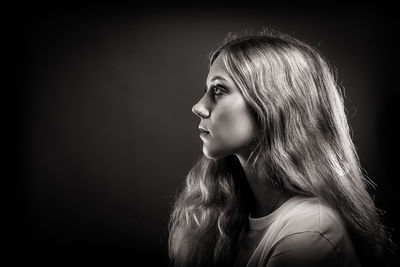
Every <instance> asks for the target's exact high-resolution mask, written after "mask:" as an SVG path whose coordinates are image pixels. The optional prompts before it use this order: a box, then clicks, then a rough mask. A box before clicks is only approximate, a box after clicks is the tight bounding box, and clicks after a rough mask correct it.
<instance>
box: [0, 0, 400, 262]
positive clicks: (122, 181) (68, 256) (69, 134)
mask: <svg viewBox="0 0 400 267" xmlns="http://www.w3.org/2000/svg"><path fill="white" fill-rule="evenodd" d="M12 11H13V12H12V14H13V15H12V18H11V19H10V20H9V21H8V24H6V26H7V25H9V26H10V27H9V28H10V29H11V34H12V35H11V36H12V38H11V39H12V42H11V46H12V48H11V49H10V50H4V51H3V52H4V53H5V55H6V56H11V58H12V64H10V65H9V69H11V70H12V71H14V73H15V76H10V77H12V82H11V85H10V86H7V89H8V90H7V95H6V96H8V97H6V98H5V100H4V101H5V105H4V107H6V110H7V111H8V112H9V113H10V114H11V115H13V116H15V119H12V125H11V129H12V130H11V131H10V133H11V137H10V139H9V140H10V141H8V140H5V142H6V143H7V144H8V145H10V146H11V147H12V150H11V153H10V154H9V156H8V158H9V159H11V162H10V163H12V164H8V161H6V164H8V165H9V166H12V168H9V169H10V171H9V172H8V173H7V174H8V175H7V177H8V178H9V179H10V181H12V182H14V183H13V184H14V185H15V189H16V191H15V194H14V193H13V194H12V198H10V199H11V201H9V202H5V203H6V206H7V207H11V208H10V211H11V212H12V213H11V216H12V220H10V222H11V224H12V226H13V227H11V228H7V229H6V233H7V234H9V235H10V236H11V238H10V241H9V243H8V247H9V251H10V252H11V254H10V255H12V256H13V257H14V260H15V261H22V260H24V261H25V260H28V261H29V262H40V263H49V264H53V263H57V264H62V263H71V262H82V261H83V262H90V263H102V262H105V261H111V262H112V263H113V264H114V265H115V264H116V265H120V264H121V265H122V263H127V264H129V265H133V266H156V265H158V266H165V265H167V264H168V260H167V254H166V252H167V237H168V233H167V225H168V217H169V212H170V209H171V205H172V203H173V200H174V197H175V194H176V192H177V191H178V190H179V188H180V186H181V184H182V182H183V181H184V178H185V175H186V173H187V172H188V170H189V169H190V167H191V166H192V164H193V163H194V162H195V160H196V159H197V158H198V157H199V156H200V155H201V141H200V139H199V138H198V131H197V125H198V122H199V121H198V119H197V118H196V117H195V116H194V115H193V114H192V113H191V107H192V105H193V104H194V103H195V102H196V101H197V100H198V99H199V98H200V96H201V95H202V93H203V89H204V87H205V78H206V75H207V72H208V69H207V68H208V67H207V64H208V61H207V56H208V54H209V53H210V52H211V51H212V50H213V49H214V48H216V47H217V46H218V45H219V44H220V42H221V41H222V40H223V38H224V37H225V35H226V33H228V32H244V31H246V30H247V31H249V32H257V31H261V30H262V28H263V27H268V28H271V29H276V30H280V31H283V32H286V33H289V34H292V35H293V36H295V37H297V38H299V39H301V40H303V41H305V42H307V43H309V44H311V45H312V46H314V47H317V49H318V50H319V51H321V52H322V54H323V55H324V56H325V57H326V58H327V59H328V60H329V62H330V63H331V64H332V65H333V66H334V67H335V68H336V69H337V73H338V82H339V84H340V85H341V86H342V87H344V88H345V92H346V97H347V98H346V103H345V104H346V109H347V112H348V115H349V122H350V125H351V129H352V134H353V137H354V142H355V145H356V147H357V151H358V153H359V156H360V160H361V163H362V166H363V168H364V170H365V172H366V173H367V175H368V176H369V177H370V178H371V179H372V180H373V181H375V182H376V183H377V185H378V188H377V190H376V191H371V192H374V195H375V199H376V203H377V205H378V207H380V208H381V209H383V210H385V211H386V213H385V214H384V222H385V224H386V225H387V226H388V227H391V228H393V235H394V236H393V237H394V240H395V241H396V242H397V243H398V240H399V233H398V231H399V228H398V226H399V220H398V219H397V218H396V217H397V216H396V215H397V214H396V212H397V207H396V204H395V203H396V193H397V188H398V181H397V178H398V177H397V174H395V171H394V170H395V168H396V167H397V164H396V163H397V162H395V157H396V155H397V149H395V145H397V141H398V138H397V134H395V133H397V130H396V129H395V126H396V124H397V121H398V120H397V113H396V112H395V109H396V103H397V102H398V101H397V99H395V97H394V92H395V91H397V90H398V86H397V82H395V80H396V78H397V76H398V75H397V73H396V72H397V71H396V67H395V66H396V63H397V60H395V58H397V55H396V53H397V52H396V51H397V50H398V49H395V39H397V38H396V34H397V33H396V29H397V24H398V23H397V21H398V20H397V19H396V18H395V16H394V12H393V11H392V8H391V7H385V6H375V5H373V4H369V5H366V4H363V5H362V6H357V5H354V6H350V5H347V6H337V5H335V6H333V5H332V6H329V5H325V6H313V7H306V6H299V5H298V6H291V5H289V4H287V5H286V6H285V5H270V4H268V3H264V4H260V3H257V2H251V3H247V4H245V3H236V2H231V3H229V4H228V3H227V4H223V3H220V4H215V3H213V2H202V3H197V4H186V5H182V4H178V3H169V4H163V5H161V4H159V3H151V4H150V3H147V2H146V3H142V4H140V3H137V2H136V3H132V4H130V5H127V4H116V3H113V4H109V3H108V4H106V3H102V4H98V3H90V4H89V3H87V4H79V5H78V4H71V3H70V2H60V3H59V4H57V5H54V4H48V3H46V4H45V3H40V2H35V3H31V4H26V5H22V4H21V6H16V7H13V9H12ZM14 51H15V52H14ZM5 114H8V113H5ZM10 117H11V116H10ZM7 203H9V204H7ZM14 221H15V222H14Z"/></svg>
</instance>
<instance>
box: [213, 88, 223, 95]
mask: <svg viewBox="0 0 400 267" xmlns="http://www.w3.org/2000/svg"><path fill="white" fill-rule="evenodd" d="M211 89H212V93H213V95H221V94H222V93H223V92H224V90H223V89H222V88H221V87H220V86H213V87H212V88H211Z"/></svg>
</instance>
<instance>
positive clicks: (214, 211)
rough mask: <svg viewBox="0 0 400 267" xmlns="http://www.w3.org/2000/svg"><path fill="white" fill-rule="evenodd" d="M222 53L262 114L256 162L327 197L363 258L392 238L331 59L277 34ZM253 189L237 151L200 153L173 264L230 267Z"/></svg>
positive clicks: (184, 196)
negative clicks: (373, 193) (362, 161)
mask: <svg viewBox="0 0 400 267" xmlns="http://www.w3.org/2000/svg"><path fill="white" fill-rule="evenodd" d="M217 57H221V58H222V61H223V64H224V65H225V67H226V69H227V70H228V72H229V73H230V74H231V77H232V79H233V80H234V82H235V83H236V85H237V87H238V88H239V90H240V91H241V93H242V95H243V97H244V99H245V101H246V102H247V104H248V106H249V107H250V109H251V111H252V112H253V113H254V116H255V117H256V118H257V123H258V125H257V126H258V131H257V133H256V138H255V140H254V149H253V152H252V154H251V155H250V157H249V159H248V162H249V163H250V164H251V165H252V166H253V167H254V169H255V170H257V171H259V172H260V173H261V174H263V175H262V176H261V177H265V179H270V180H272V181H271V182H273V183H274V184H275V185H276V186H277V187H280V188H285V189H288V190H291V191H293V192H297V193H299V194H303V195H309V196H316V197H318V198H320V199H321V200H324V201H325V202H327V203H328V204H329V205H330V206H331V207H332V208H334V209H335V210H337V211H338V212H339V214H340V215H341V216H342V217H343V219H344V221H345V223H346V226H347V228H348V230H349V232H350V234H351V236H352V239H353V244H354V246H355V249H356V251H357V254H358V256H359V259H360V260H361V262H362V263H363V264H374V262H375V261H380V260H382V258H383V255H384V253H385V252H386V248H387V247H390V244H391V241H390V238H389V237H388V234H387V232H386V230H385V228H384V226H383V224H382V223H381V218H380V212H379V210H378V209H377V208H376V206H375V204H374V201H373V199H372V198H371V196H370V194H369V193H368V189H369V188H370V187H371V186H373V183H372V181H370V180H369V179H368V178H367V177H365V176H364V175H363V174H362V172H361V168H360V163H359V159H358V156H357V153H356V150H355V146H354V144H353V142H352V139H351V135H350V129H349V126H348V122H347V118H346V114H345V108H344V104H343V95H342V93H341V91H340V88H339V86H338V85H337V83H336V80H335V77H334V75H333V74H332V70H331V69H330V67H329V65H328V63H327V61H326V60H324V59H323V58H322V56H321V55H320V54H319V53H318V52H317V51H316V50H315V49H314V48H312V47H310V46H309V45H307V44H305V43H303V42H301V41H299V40H297V39H295V38H293V37H291V36H288V35H286V34H283V33H279V32H277V31H269V30H264V31H263V32H262V33H259V34H254V35H245V36H233V37H232V36H231V37H230V38H228V39H226V40H225V42H224V44H223V45H222V46H221V47H219V48H218V49H217V50H216V51H215V52H214V53H213V54H212V55H211V58H210V66H211V65H212V64H213V62H214V61H215V59H216V58H217ZM251 203H252V195H251V191H250V188H249V186H248V184H247V181H246V177H245V175H244V173H243V170H242V169H241V165H240V163H239V161H238V160H237V158H236V157H235V156H233V155H231V156H228V157H226V158H221V159H208V158H206V157H205V156H202V157H201V158H200V159H199V161H198V162H197V163H196V164H195V166H194V167H193V168H192V170H191V171H190V172H189V174H188V175H187V179H186V185H185V188H184V189H183V191H182V192H181V193H180V195H179V197H178V198H177V200H176V202H175V206H174V208H173V211H172V214H171V218H170V236H169V256H170V258H171V261H172V262H173V264H174V265H175V266H224V265H226V266H228V265H231V264H232V263H233V261H234V260H235V259H234V256H233V255H236V254H235V253H236V251H237V250H238V244H239V243H240V240H241V238H242V236H243V231H245V229H246V227H247V216H248V212H249V207H250V205H251Z"/></svg>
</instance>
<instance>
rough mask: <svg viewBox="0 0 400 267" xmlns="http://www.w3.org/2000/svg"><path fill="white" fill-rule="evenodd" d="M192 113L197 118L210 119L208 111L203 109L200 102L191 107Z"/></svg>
mask: <svg viewBox="0 0 400 267" xmlns="http://www.w3.org/2000/svg"><path fill="white" fill-rule="evenodd" d="M192 112H193V113H194V114H196V115H197V116H199V117H200V118H208V117H210V110H208V109H207V108H205V107H204V106H203V105H202V104H201V103H200V102H199V103H197V104H195V105H194V106H193V107H192Z"/></svg>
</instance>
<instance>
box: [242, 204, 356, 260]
mask: <svg viewBox="0 0 400 267" xmlns="http://www.w3.org/2000/svg"><path fill="white" fill-rule="evenodd" d="M344 225H345V224H344V222H343V221H342V219H341V217H340V216H339V214H338V213H337V212H336V211H334V210H333V209H332V208H330V207H329V206H327V205H326V204H324V203H323V202H321V201H320V200H319V199H318V198H315V197H305V196H295V197H292V198H291V199H289V200H287V201H286V202H285V203H284V204H282V205H281V206H280V207H279V208H278V209H276V210H275V211H274V212H272V213H270V214H268V215H267V216H265V217H261V218H251V217H250V216H249V228H250V229H249V232H248V234H247V236H246V238H245V242H244V243H243V245H242V248H241V251H240V252H239V255H238V257H237V260H236V263H235V266H246V267H253V266H257V267H261V266H263V267H264V266H266V267H277V266H352V267H353V266H360V264H359V262H358V259H357V256H356V253H355V251H354V248H353V245H352V242H351V239H350V237H349V234H348V232H347V230H346V228H345V226H344Z"/></svg>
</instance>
